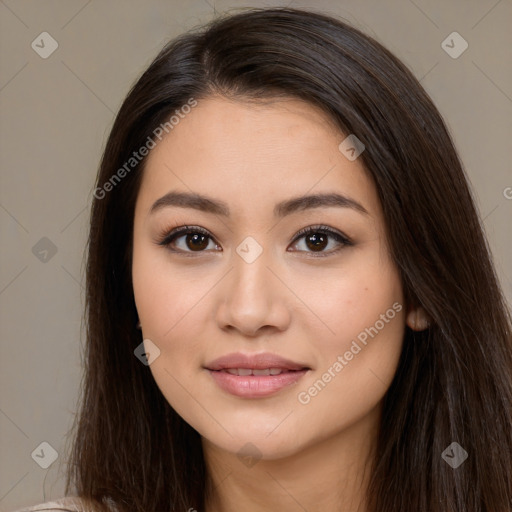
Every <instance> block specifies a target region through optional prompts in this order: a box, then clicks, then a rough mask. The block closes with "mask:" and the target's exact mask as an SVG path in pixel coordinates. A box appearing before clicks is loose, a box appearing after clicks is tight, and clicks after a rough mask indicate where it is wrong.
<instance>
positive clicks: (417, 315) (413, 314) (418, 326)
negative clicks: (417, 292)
mask: <svg viewBox="0 0 512 512" xmlns="http://www.w3.org/2000/svg"><path fill="white" fill-rule="evenodd" d="M406 323H407V325H408V326H409V327H410V328H411V329H412V330H413V331H424V330H425V329H428V327H430V318H429V316H428V315H427V312H426V311H425V310H424V309H423V308H422V307H421V306H410V307H409V311H408V312H407V318H406Z"/></svg>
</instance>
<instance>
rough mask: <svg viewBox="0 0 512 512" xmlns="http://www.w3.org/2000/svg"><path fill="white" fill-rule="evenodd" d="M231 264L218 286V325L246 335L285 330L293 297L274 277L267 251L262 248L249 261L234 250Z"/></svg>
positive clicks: (274, 267) (253, 335)
mask: <svg viewBox="0 0 512 512" xmlns="http://www.w3.org/2000/svg"><path fill="white" fill-rule="evenodd" d="M232 265H233V267H234V268H233V269H232V270H231V272H229V273H228V275H227V276H226V278H225V280H224V283H223V286H222V287H221V288H220V289H219V304H218V308H217V323H218V326H219V328H221V329H223V330H234V331H237V332H238V333H239V334H242V335H244V336H247V337H257V336H259V335H262V334H270V333H272V332H280V331H284V330H286V329H287V327H288V325H289V323H290V318H291V315H290V306H291V300H292V297H291V296H290V295H291V294H290V292H289V291H288V289H287V288H286V286H285V285H283V283H282V281H281V280H280V279H278V278H277V277H276V274H279V270H278V269H277V268H276V267H277V266H276V265H273V263H272V261H271V257H270V251H266V250H264V251H263V253H262V254H261V255H260V256H259V257H258V258H257V259H256V260H255V261H252V262H251V263H248V262H247V261H245V260H244V259H243V258H242V257H240V256H239V255H238V254H237V253H235V254H234V255H233V261H232ZM281 279H282V280H283V281H285V282H286V279H283V277H281Z"/></svg>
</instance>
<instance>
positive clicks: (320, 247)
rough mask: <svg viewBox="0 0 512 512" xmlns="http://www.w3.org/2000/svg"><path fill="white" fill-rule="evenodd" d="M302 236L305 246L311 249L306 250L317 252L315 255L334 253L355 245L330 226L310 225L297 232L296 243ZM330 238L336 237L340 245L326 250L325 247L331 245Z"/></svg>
mask: <svg viewBox="0 0 512 512" xmlns="http://www.w3.org/2000/svg"><path fill="white" fill-rule="evenodd" d="M301 238H303V239H304V244H303V246H304V245H305V247H306V248H307V249H310V251H307V250H306V252H312V253H316V254H315V256H314V257H325V256H329V255H331V254H333V253H337V252H338V251H340V250H341V249H343V247H345V246H350V245H353V243H352V242H351V241H350V240H349V239H348V238H347V237H346V236H345V235H343V234H341V233H339V232H338V231H334V230H333V229H331V228H329V227H328V226H309V227H307V228H304V229H301V230H300V231H299V232H298V233H297V235H296V237H295V240H294V243H295V242H296V241H297V240H300V239H301ZM329 238H331V239H334V240H335V242H336V244H337V245H338V246H337V247H336V248H334V249H331V250H328V251H324V249H325V248H326V247H328V246H329ZM336 244H334V245H336ZM295 245H296V246H297V245H299V244H298V243H295Z"/></svg>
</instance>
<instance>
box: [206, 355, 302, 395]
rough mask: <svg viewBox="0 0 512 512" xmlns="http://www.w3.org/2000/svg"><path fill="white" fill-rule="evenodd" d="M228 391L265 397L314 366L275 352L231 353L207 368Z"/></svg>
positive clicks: (286, 385)
mask: <svg viewBox="0 0 512 512" xmlns="http://www.w3.org/2000/svg"><path fill="white" fill-rule="evenodd" d="M205 368H206V369H207V370H209V373H210V375H211V376H212V379H213V381H214V382H215V383H216V384H217V385H218V386H219V387H220V388H221V389H222V390H223V391H225V392H227V393H230V394H231V395H235V396H238V397H241V398H263V397H266V396H270V395H273V394H275V393H277V392H278V391H280V390H281V389H283V388H286V387H288V386H290V385H292V384H295V383H296V382H297V381H298V380H300V379H301V378H302V377H303V376H304V375H305V374H306V373H307V372H308V371H309V370H310V369H311V368H309V367H308V366H306V365H305V364H301V363H297V362H294V361H290V360H289V359H284V358H282V357H280V356H277V355H275V354H269V353H264V354H255V355H245V354H241V353H238V354H229V355H227V356H224V357H221V358H219V359H216V360H215V361H212V362H211V363H209V364H208V365H207V366H206V367H205Z"/></svg>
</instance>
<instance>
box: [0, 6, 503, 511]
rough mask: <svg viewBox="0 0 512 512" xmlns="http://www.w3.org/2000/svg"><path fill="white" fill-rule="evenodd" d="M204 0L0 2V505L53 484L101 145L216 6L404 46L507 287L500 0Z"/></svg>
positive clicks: (58, 473) (29, 500)
mask: <svg viewBox="0 0 512 512" xmlns="http://www.w3.org/2000/svg"><path fill="white" fill-rule="evenodd" d="M214 1H215V0H208V1H206V0H193V1H189V2H178V1H177V0H167V1H164V0H150V1H146V2H143V1H140V0H139V1H136V0H130V1H121V0H109V1H99V0H92V1H87V0H72V1H71V0H70V1H67V2H61V1H57V0H31V1H28V0H17V1H16V0H4V1H2V2H0V23H1V27H0V28H1V30H0V34H1V36H0V38H1V39H0V56H1V60H0V66H1V78H0V88H1V89H0V100H1V125H0V128H1V168H2V175H1V176H2V183H1V196H0V222H1V228H2V235H1V246H2V252H1V274H0V303H1V342H2V345H1V354H0V356H1V357H0V365H1V366H0V386H1V387H0V389H1V398H0V447H1V463H0V509H1V510H12V509H14V508H16V507H18V506H21V505H27V504H33V503H36V502H41V501H44V500H49V499H51V498H57V497H60V496H63V492H64V490H63V489H64V488H63V481H64V472H65V469H66V467H65V450H66V446H67V445H66V433H67V430H68V428H69V427H70V426H71V421H72V419H73V411H74V410H75V407H76V400H77V396H78V390H79V383H80V378H81V365H80V356H81V343H82V342H81V341H80V340H81V331H82V329H81V317H82V309H83V269H84V266H83V250H84V245H85V241H86V233H87V221H88V215H89V208H90V203H91V197H92V196H91V191H92V187H93V183H94V177H95V174H96V169H97V164H98V161H99V158H100V154H101V150H102V148H103V146H104V143H105V139H106V135H107V133H108V130H109V129H110V127H111V124H112V121H113V117H114V113H115V112H116V110H117V109H118V108H119V106H120V103H121V101H122V99H123V98H124V96H125V94H126V93H127V91H128V88H129V86H130V85H131V84H132V82H133V81H134V80H135V78H136V77H137V76H138V75H139V73H140V72H141V71H142V70H143V69H144V68H145V67H146V66H147V65H148V64H149V62H150V60H151V59H152V58H153V57H154V56H155V55H156V53H157V51H158V50H159V49H160V48H161V47H162V45H163V44H164V42H166V41H167V40H168V39H169V38H172V37H173V36H175V35H177V34H179V33H181V32H183V31H185V30H186V29H188V28H191V27H193V26H195V25H197V24H200V23H202V22H205V21H207V20H209V19H211V18H212V16H214V9H215V12H217V13H219V12H223V11H227V10H230V9H237V8H240V7H248V6H253V7H263V6H270V5H286V4H287V3H288V5H290V6H293V7H306V8H307V7H313V8H317V9H320V10H323V11H324V12H327V13H332V14H335V15H338V16H342V17H344V18H346V19H347V20H349V21H350V22H351V23H353V24H354V25H355V26H356V27H358V28H360V29H362V30H363V31H365V32H367V33H368V34H370V35H372V36H373V37H375V38H376V39H377V40H379V41H380V42H382V43H383V44H384V45H385V46H386V47H388V48H389V49H390V50H391V51H392V52H394V53H395V54H396V55H397V56H398V57H399V58H401V59H402V60H403V61H404V62H405V63H406V64H407V65H408V66H409V67H410V68H411V69H412V71H413V72H414V74H415V75H416V76H417V77H418V78H420V79H421V83H422V84H423V85H424V87H425V88H426V90H427V91H428V92H429V94H430V95H431V96H432V98H433V99H434V101H435V103H436V104H437V106H438V108H439V109H440V111H441V113H442V114H443V116H444V118H445V120H446V122H447V124H448V126H449V129H450V130H451V133H452V135H453V137H454V139H455V143H456V145H457V146H458V148H459V151H460V154H461V156H462V160H463V162H464V164H465V166H466V169H467V172H468V174H469V176H470V179H471V182H472V184H473V188H474V192H475V196H476V198H477V201H478V207H479V209H480V212H481V215H482V218H484V219H485V221H484V222H485V228H486V230H487V233H488V236H489V241H490V246H491V248H492V250H493V252H494V256H495V261H496V265H497V268H498V272H499V274H500V278H501V281H502V284H503V287H504V289H505V293H506V294H507V297H508V299H509V302H510V299H511V298H512V286H511V281H512V279H511V278H512V266H511V262H512V258H511V257H510V253H511V241H510V220H511V211H512V188H510V187H512V172H511V166H510V162H511V158H510V149H511V133H512V131H511V124H512V73H511V66H510V62H511V60H512V55H511V49H512V40H511V39H512V38H511V30H510V26H511V25H510V22H511V21H512V2H511V1H510V0H501V1H497V0H456V1H455V0H452V1H449V2H447V1H446V0H414V2H413V1H412V0H411V1H408V0H393V1H388V2H382V1H377V0H375V1H371V0H358V1H356V0H350V1H349V0H347V1H334V0H331V1H328V0H324V1H319V2H304V1H292V2H283V3H281V2H254V3H250V2H236V3H233V2H228V1H223V0H216V1H215V4H214ZM454 31H456V32H458V33H459V34H460V35H461V36H462V37H463V39H464V40H465V41H467V43H468V45H469V46H468V48H467V49H466V51H464V52H463V53H462V54H461V55H460V56H458V57H457V58H453V57H455V56H456V53H458V52H460V50H462V49H463V46H462V44H463V41H462V40H458V39H457V38H455V39H454V40H453V43H452V42H451V39H453V37H452V38H448V40H447V43H446V44H448V45H449V46H452V47H453V48H447V50H449V51H450V52H451V53H452V55H453V57H452V56H450V55H449V54H448V53H447V52H446V51H445V50H444V49H443V48H442V42H443V41H444V40H445V39H446V38H447V36H448V35H449V34H451V33H452V32H454ZM42 32H48V33H49V34H50V35H51V36H52V37H53V38H54V39H55V40H56V41H57V43H58V48H57V50H56V51H55V52H54V53H52V54H51V55H49V56H48V57H47V58H45V59H43V58H42V57H41V56H40V55H39V53H40V54H43V56H45V52H46V53H48V52H50V50H51V49H52V46H51V44H52V42H51V40H50V39H49V38H48V36H43V37H42V38H43V42H41V37H38V36H39V34H41V33H42ZM33 41H35V42H34V49H33V48H32V47H31V43H32V42H33ZM36 44H37V45H38V46H36ZM36 52H39V53H36ZM506 196H508V199H507V197H506ZM507 225H508V228H507ZM507 233H508V234H507ZM55 251H56V252H55ZM54 253H55V254H54ZM42 442H46V443H49V444H50V445H51V447H53V448H54V449H55V450H56V452H57V453H58V454H59V456H58V458H57V459H56V461H55V462H54V463H53V464H52V465H51V466H49V468H48V469H44V468H41V467H40V466H39V465H38V463H44V462H46V463H47V464H48V463H49V462H51V454H52V452H51V448H49V447H48V446H46V445H43V446H42V447H40V444H41V443H42ZM36 448H37V450H36ZM34 450H36V452H35V453H34ZM41 450H42V451H41ZM33 453H34V456H33V457H32V455H31V454H33ZM36 461H37V462H36Z"/></svg>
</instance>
